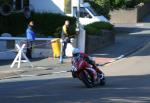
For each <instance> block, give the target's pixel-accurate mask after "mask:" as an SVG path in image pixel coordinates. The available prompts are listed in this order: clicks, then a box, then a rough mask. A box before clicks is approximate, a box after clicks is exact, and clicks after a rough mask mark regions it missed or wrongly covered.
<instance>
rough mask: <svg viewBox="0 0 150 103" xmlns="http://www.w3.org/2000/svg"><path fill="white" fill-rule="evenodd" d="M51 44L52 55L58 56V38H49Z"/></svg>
mask: <svg viewBox="0 0 150 103" xmlns="http://www.w3.org/2000/svg"><path fill="white" fill-rule="evenodd" d="M51 46H52V51H53V57H54V58H56V57H59V56H60V39H59V38H56V39H53V40H51Z"/></svg>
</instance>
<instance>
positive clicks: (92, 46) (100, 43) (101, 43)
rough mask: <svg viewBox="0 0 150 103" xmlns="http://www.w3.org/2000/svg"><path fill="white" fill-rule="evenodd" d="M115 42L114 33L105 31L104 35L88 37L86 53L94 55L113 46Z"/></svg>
mask: <svg viewBox="0 0 150 103" xmlns="http://www.w3.org/2000/svg"><path fill="white" fill-rule="evenodd" d="M114 42H115V35H114V33H113V32H112V31H108V30H103V33H102V35H100V36H96V35H87V36H86V49H85V52H86V53H88V54H89V53H92V52H94V51H96V50H98V49H101V48H103V47H105V46H108V45H111V44H113V43H114Z"/></svg>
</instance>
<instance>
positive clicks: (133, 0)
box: [110, 0, 150, 9]
mask: <svg viewBox="0 0 150 103" xmlns="http://www.w3.org/2000/svg"><path fill="white" fill-rule="evenodd" d="M141 2H143V3H147V2H150V1H149V0H110V4H111V8H112V9H118V8H134V7H135V6H136V5H138V4H140V3H141Z"/></svg>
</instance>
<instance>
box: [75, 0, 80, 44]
mask: <svg viewBox="0 0 150 103" xmlns="http://www.w3.org/2000/svg"><path fill="white" fill-rule="evenodd" d="M76 18H77V24H76V25H77V27H76V34H77V35H76V44H75V45H76V47H78V35H79V34H80V21H79V18H80V0H78V5H77V17H76Z"/></svg>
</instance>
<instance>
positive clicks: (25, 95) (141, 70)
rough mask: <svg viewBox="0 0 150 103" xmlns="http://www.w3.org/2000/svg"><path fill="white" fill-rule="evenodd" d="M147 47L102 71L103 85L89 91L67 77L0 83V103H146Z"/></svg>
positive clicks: (149, 48) (148, 84) (149, 93)
mask: <svg viewBox="0 0 150 103" xmlns="http://www.w3.org/2000/svg"><path fill="white" fill-rule="evenodd" d="M149 61H150V44H148V45H146V46H145V47H144V48H142V49H141V50H140V51H138V52H136V53H135V54H133V55H131V56H129V57H128V58H125V59H122V60H120V61H117V62H115V63H113V64H109V65H107V66H105V67H104V68H102V70H103V71H104V73H105V74H106V76H107V77H106V78H107V85H106V86H104V87H95V88H91V89H87V88H85V86H84V85H83V84H82V83H81V82H80V81H79V80H76V79H72V78H71V74H70V73H62V74H52V75H49V76H40V77H36V76H33V77H22V78H14V79H10V80H9V79H8V80H1V81H0V103H149V102H150V82H149V78H150V67H149Z"/></svg>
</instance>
